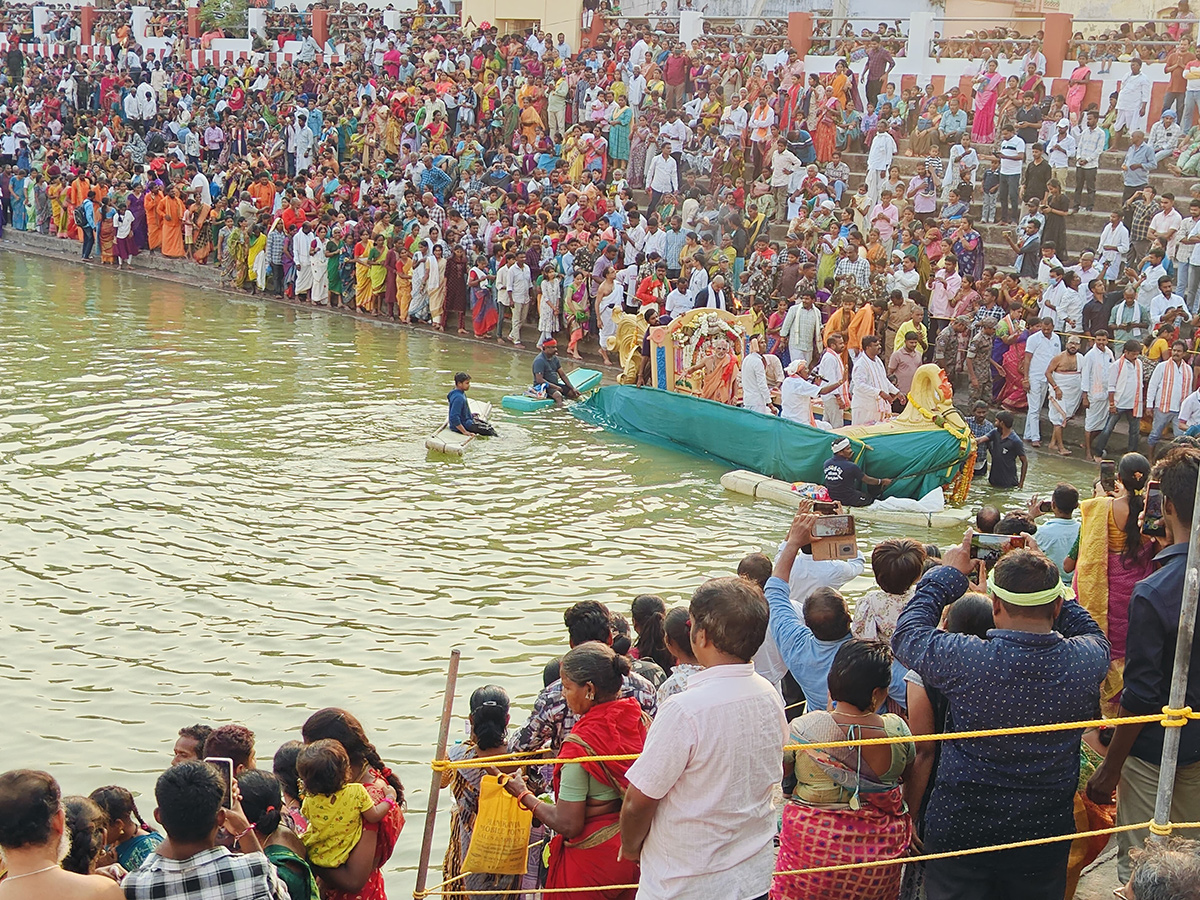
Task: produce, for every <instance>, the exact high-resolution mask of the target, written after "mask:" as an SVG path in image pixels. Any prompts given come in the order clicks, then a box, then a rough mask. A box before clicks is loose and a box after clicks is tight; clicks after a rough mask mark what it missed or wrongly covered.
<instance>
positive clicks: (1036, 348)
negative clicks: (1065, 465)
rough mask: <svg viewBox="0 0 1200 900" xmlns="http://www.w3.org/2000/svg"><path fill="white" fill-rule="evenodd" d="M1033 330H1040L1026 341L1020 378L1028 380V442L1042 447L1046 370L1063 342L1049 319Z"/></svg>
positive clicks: (1036, 324) (1026, 432)
mask: <svg viewBox="0 0 1200 900" xmlns="http://www.w3.org/2000/svg"><path fill="white" fill-rule="evenodd" d="M1032 327H1034V328H1037V329H1039V330H1038V331H1035V332H1033V333H1032V334H1031V335H1029V339H1028V340H1027V341H1025V358H1024V360H1023V361H1022V364H1021V375H1022V376H1023V377H1024V379H1025V393H1026V398H1027V399H1028V401H1029V410H1028V412H1027V413H1026V414H1025V435H1024V437H1025V440H1027V441H1029V442H1030V443H1031V444H1033V446H1035V447H1040V446H1042V430H1041V417H1042V404H1044V403H1045V402H1046V397H1047V395H1048V394H1049V390H1050V386H1049V384H1047V382H1046V369H1047V368H1048V367H1049V365H1050V360H1052V359H1054V357H1056V356H1057V355H1058V354H1059V353H1061V352H1062V341H1060V340H1059V338H1058V335H1057V334H1055V333H1054V320H1053V319H1052V318H1050V317H1049V316H1047V317H1045V318H1043V319H1040V320H1037V321H1035V322H1034V323H1033V325H1032Z"/></svg>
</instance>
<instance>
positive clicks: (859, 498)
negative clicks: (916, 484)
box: [823, 438, 892, 506]
mask: <svg viewBox="0 0 1200 900" xmlns="http://www.w3.org/2000/svg"><path fill="white" fill-rule="evenodd" d="M830 450H832V451H833V456H831V457H829V459H827V460H825V465H824V466H823V468H824V470H825V490H827V491H829V499H830V500H836V501H838V502H839V503H841V504H842V505H843V506H868V505H870V503H871V501H873V500H874V499H875V497H876V496H878V495H879V492H880V491H881V490H882V489H883V488H885V487H887V486H888V485H889V484H891V483H892V479H890V478H872V477H871V476H870V475H868V474H867V473H866V472H864V471H863V470H862V469H860V468H859V467H858V466H857V465H855V464H854V463H853V462H851V461H850V457H851V456H853V455H854V451H853V450H851V448H850V438H840V439H838V440H836V441H834V442H833V446H832V447H831V448H830ZM860 484H862V485H866V486H868V487H874V488H877V490H875V491H872V492H870V493H869V494H866V493H863V491H862V489H861V488H860V487H859V485H860Z"/></svg>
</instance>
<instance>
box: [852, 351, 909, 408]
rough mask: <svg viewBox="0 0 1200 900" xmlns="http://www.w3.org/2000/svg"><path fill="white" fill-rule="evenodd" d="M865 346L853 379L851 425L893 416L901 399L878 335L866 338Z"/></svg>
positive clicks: (855, 364)
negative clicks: (882, 354)
mask: <svg viewBox="0 0 1200 900" xmlns="http://www.w3.org/2000/svg"><path fill="white" fill-rule="evenodd" d="M862 349H863V352H862V353H860V354H859V356H858V358H857V359H856V360H854V372H853V375H852V376H851V380H850V385H851V388H850V391H851V401H850V424H851V425H874V424H876V423H877V422H882V421H883V420H884V419H887V418H889V417H890V416H891V414H892V402H893V401H895V400H899V399H900V390H899V388H897V387H896V386H895V385H894V384H892V383H891V382H890V381H888V377H887V370H886V369H884V367H883V360H881V359H880V358H879V338H878V336H876V335H874V334H869V335H867V336H866V337H864V338H863V340H862Z"/></svg>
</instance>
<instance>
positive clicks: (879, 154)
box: [867, 129, 898, 207]
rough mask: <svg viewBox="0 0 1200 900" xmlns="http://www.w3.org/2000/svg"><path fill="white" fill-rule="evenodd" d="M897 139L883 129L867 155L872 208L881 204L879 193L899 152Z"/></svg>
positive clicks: (869, 195)
mask: <svg viewBox="0 0 1200 900" xmlns="http://www.w3.org/2000/svg"><path fill="white" fill-rule="evenodd" d="M897 149H898V148H897V147H896V139H895V138H893V137H892V134H891V132H890V131H888V130H886V129H883V130H881V131H879V132H877V133H876V134H875V138H874V139H873V140H872V141H871V149H870V152H869V153H868V154H867V196H868V197H869V198H870V201H871V202H870V206H871V207H874V206H875V204H876V203H878V202H879V191H880V189H881V188H882V187H883V183H884V182H885V181H887V174H888V169H889V168H891V165H892V159H893V158H894V157H895V156H896V152H897Z"/></svg>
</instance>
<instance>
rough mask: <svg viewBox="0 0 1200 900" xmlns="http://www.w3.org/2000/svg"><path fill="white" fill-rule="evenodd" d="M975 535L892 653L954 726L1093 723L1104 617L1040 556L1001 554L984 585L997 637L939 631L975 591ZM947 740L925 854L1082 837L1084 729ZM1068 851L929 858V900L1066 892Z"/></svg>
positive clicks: (1046, 847) (910, 613)
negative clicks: (1074, 596)
mask: <svg viewBox="0 0 1200 900" xmlns="http://www.w3.org/2000/svg"><path fill="white" fill-rule="evenodd" d="M971 538H972V534H971V532H970V531H968V532H967V533H966V534H965V535H964V537H963V540H962V542H961V543H960V544H959V545H958V546H956V547H953V548H951V549H950V550H947V551H946V552H945V553H944V554H943V557H942V560H941V562H942V565H941V566H938V567H936V568H934V569H933V570H931V571H930V572H928V573H927V574H926V575H925V576H924V577H923V578H922V579H921V580H920V581H919V582H918V583H917V587H916V591H915V594H914V596H913V598H912V599H911V600H909V601H908V602H907V603H906V604H905V605H904V608H903V610H902V611H901V613H900V620H899V622H898V624H897V628H896V632H895V634H894V635H893V637H892V647H893V650H894V652H895V655H896V659H898V660H899V661H900V662H901V663H902V664H904V665H905V666H908V667H909V668H910V669H912V670H913V671H914V672H916V673H917V674H919V675H920V676H921V678H922V680H923V681H924V683H925V684H926V685H927V686H932V687H935V688H936V689H937V690H938V691H940V692H941V693H942V694H943V695H944V696H945V697H946V699H947V700H948V702H949V716H948V718H947V721H949V722H951V723H952V724H951V725H950V726H948V729H947V730H949V731H952V732H953V731H966V730H969V729H975V728H988V727H993V726H994V725H995V723H997V722H1004V723H1005V724H1006V725H1022V726H1033V725H1039V724H1042V723H1044V722H1050V721H1053V722H1070V721H1080V720H1083V719H1087V718H1090V717H1092V716H1094V715H1095V709H1096V707H1097V704H1098V703H1099V700H1100V684H1101V682H1102V681H1103V679H1104V676H1105V674H1106V673H1107V671H1108V654H1109V644H1108V641H1107V640H1106V639H1105V637H1104V633H1103V632H1102V631H1101V629H1100V627H1099V626H1098V625H1097V624H1096V622H1095V620H1093V619H1092V617H1091V616H1090V615H1089V614H1088V613H1087V611H1086V610H1084V609H1083V607H1081V606H1080V605H1079V604H1078V603H1076V602H1075V601H1074V600H1068V599H1065V598H1064V595H1063V584H1062V578H1061V576H1060V574H1059V571H1058V567H1057V566H1056V565H1054V563H1053V562H1052V561H1051V560H1050V559H1048V558H1047V557H1046V556H1045V555H1043V554H1042V553H1041V552H1039V551H1037V550H1032V549H1016V550H1011V551H1009V552H1008V553H1006V554H1004V555H1003V556H1001V557H1000V559H999V561H998V562H997V563H996V564H995V567H994V568H993V570H992V573H991V576H990V577H989V578H988V579H987V583H986V589H987V593H988V597H989V599H990V600H991V604H992V614H993V617H994V619H995V626H996V629H995V630H993V631H990V632H989V633H988V638H987V639H986V640H981V639H980V638H978V637H975V636H974V635H965V634H952V633H950V632H947V631H943V630H941V629H940V628H939V624H940V622H941V621H942V614H943V611H944V610H945V608H946V607H947V606H949V605H950V604H951V603H953V602H954V601H955V600H957V599H958V598H959V597H961V596H962V595H963V594H964V593H966V592H967V591H968V590H970V589H971V587H970V584H969V581H968V579H969V578H973V577H978V575H979V564H978V561H977V560H975V559H972V558H971ZM970 743H971V746H968V744H967V742H962V741H947V742H946V743H945V744H944V745H943V746H942V751H941V760H940V761H939V763H938V773H937V780H936V783H935V785H934V788H933V793H932V794H931V795H930V798H929V801H928V805H927V806H926V809H925V823H926V825H925V828H926V830H925V835H924V842H925V852H927V853H937V852H945V851H955V850H963V849H967V848H973V847H986V846H989V845H995V844H1005V843H1009V842H1014V841H1025V840H1032V841H1037V840H1042V839H1045V838H1050V837H1052V836H1055V835H1062V834H1068V833H1070V831H1071V829H1072V828H1074V824H1073V823H1074V805H1075V793H1076V791H1077V790H1078V780H1079V759H1078V756H1079V731H1077V730H1076V731H1070V732H1055V733H1048V734H1021V735H1013V736H1010V737H1003V738H997V739H995V740H989V741H988V742H986V743H978V744H977V743H976V742H970ZM1067 843H1068V842H1065V841H1060V842H1057V843H1050V844H1038V845H1036V846H1030V847H1022V848H1018V849H1013V850H1004V851H993V852H991V853H982V854H977V855H974V856H961V857H951V858H947V859H942V860H934V861H931V862H929V863H926V867H925V887H926V891H927V894H928V896H929V900H948V898H951V897H983V896H988V897H996V898H1000V897H1006V898H1007V897H1018V896H1019V897H1022V898H1032V900H1052V898H1053V900H1058V898H1060V897H1061V896H1062V895H1063V894H1065V893H1066V881H1067V860H1068V857H1069V856H1070V847H1069V846H1066V845H1067Z"/></svg>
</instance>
